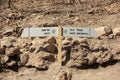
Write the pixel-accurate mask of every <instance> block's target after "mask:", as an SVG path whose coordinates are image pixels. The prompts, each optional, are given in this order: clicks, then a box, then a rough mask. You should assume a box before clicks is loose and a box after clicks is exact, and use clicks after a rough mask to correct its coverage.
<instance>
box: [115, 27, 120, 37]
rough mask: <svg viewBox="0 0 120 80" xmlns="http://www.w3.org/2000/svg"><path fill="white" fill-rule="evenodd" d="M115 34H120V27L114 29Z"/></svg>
mask: <svg viewBox="0 0 120 80" xmlns="http://www.w3.org/2000/svg"><path fill="white" fill-rule="evenodd" d="M113 34H115V35H120V27H118V28H115V29H113Z"/></svg>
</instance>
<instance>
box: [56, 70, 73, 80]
mask: <svg viewBox="0 0 120 80" xmlns="http://www.w3.org/2000/svg"><path fill="white" fill-rule="evenodd" d="M55 80H72V73H71V72H70V71H61V72H59V74H58V75H57V77H56V78H55Z"/></svg>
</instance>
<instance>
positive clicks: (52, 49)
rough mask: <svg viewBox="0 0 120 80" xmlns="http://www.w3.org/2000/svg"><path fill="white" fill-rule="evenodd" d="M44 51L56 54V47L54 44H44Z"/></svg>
mask: <svg viewBox="0 0 120 80" xmlns="http://www.w3.org/2000/svg"><path fill="white" fill-rule="evenodd" d="M44 49H45V51H46V52H50V53H56V52H57V47H56V46H55V45H54V44H46V45H45V46H44Z"/></svg>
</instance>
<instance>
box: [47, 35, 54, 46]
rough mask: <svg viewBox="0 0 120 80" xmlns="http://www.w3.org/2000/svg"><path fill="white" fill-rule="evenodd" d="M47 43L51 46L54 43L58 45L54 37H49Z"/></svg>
mask: <svg viewBox="0 0 120 80" xmlns="http://www.w3.org/2000/svg"><path fill="white" fill-rule="evenodd" d="M47 43H49V44H52V43H53V44H56V39H55V37H53V36H52V37H49V38H48V40H47Z"/></svg>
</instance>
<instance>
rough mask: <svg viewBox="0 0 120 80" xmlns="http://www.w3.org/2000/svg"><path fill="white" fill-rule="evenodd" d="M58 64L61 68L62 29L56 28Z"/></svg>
mask: <svg viewBox="0 0 120 80" xmlns="http://www.w3.org/2000/svg"><path fill="white" fill-rule="evenodd" d="M58 64H59V66H62V27H61V26H59V27H58Z"/></svg>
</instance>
